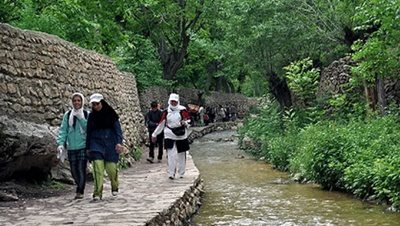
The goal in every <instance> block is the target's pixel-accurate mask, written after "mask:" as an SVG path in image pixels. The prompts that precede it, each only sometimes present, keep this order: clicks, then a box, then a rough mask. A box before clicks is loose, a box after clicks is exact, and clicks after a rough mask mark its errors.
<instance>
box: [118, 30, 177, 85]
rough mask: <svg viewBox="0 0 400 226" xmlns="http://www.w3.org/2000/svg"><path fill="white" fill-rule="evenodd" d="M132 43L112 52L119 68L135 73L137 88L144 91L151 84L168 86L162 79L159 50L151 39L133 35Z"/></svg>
mask: <svg viewBox="0 0 400 226" xmlns="http://www.w3.org/2000/svg"><path fill="white" fill-rule="evenodd" d="M130 43H131V44H129V45H128V46H126V47H122V46H121V47H119V48H117V49H116V50H115V51H114V52H113V53H112V58H113V59H114V60H115V61H116V63H117V65H118V68H119V69H120V70H122V71H127V72H130V73H132V74H134V75H135V78H136V82H137V88H138V89H139V90H140V91H142V90H145V89H146V88H148V87H151V86H155V85H157V86H168V85H169V84H171V83H170V82H167V81H165V80H163V79H162V67H161V65H160V61H159V60H158V58H157V51H156V49H155V47H154V45H153V44H152V43H151V41H150V40H148V39H145V38H144V37H142V36H140V35H134V36H132V37H131V41H130Z"/></svg>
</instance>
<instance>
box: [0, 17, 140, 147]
mask: <svg viewBox="0 0 400 226" xmlns="http://www.w3.org/2000/svg"><path fill="white" fill-rule="evenodd" d="M74 92H81V93H83V94H84V96H85V97H86V101H87V102H88V98H89V96H90V95H91V94H92V93H94V92H99V93H102V94H103V95H104V96H105V99H106V101H107V102H109V103H110V105H111V106H113V107H114V108H115V109H116V111H117V112H118V113H119V115H120V119H121V123H122V127H123V129H124V132H125V138H126V144H127V145H128V146H134V145H136V144H139V143H140V142H141V139H142V137H141V136H142V135H141V134H142V133H143V130H144V127H143V116H142V114H141V109H140V104H139V99H138V93H137V89H136V82H135V78H134V76H133V75H132V74H126V73H123V72H120V71H119V70H118V69H117V68H116V66H115V64H114V63H113V62H112V61H111V60H110V59H109V58H107V57H105V56H102V55H99V54H97V53H95V52H92V51H88V50H85V49H82V48H79V47H77V46H76V45H74V44H71V43H69V42H66V41H64V40H62V39H60V38H58V37H56V36H52V35H48V34H44V33H40V32H32V31H25V30H21V29H17V28H14V27H11V26H9V25H7V24H1V23H0V115H7V116H9V117H11V118H18V119H22V120H26V121H30V122H34V123H38V124H48V125H50V126H59V124H60V121H61V119H62V115H63V113H64V112H65V111H67V110H68V109H69V108H70V106H69V101H70V96H71V94H72V93H74ZM86 108H89V105H88V104H86Z"/></svg>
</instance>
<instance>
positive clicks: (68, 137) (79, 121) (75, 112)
mask: <svg viewBox="0 0 400 226" xmlns="http://www.w3.org/2000/svg"><path fill="white" fill-rule="evenodd" d="M84 104H85V99H84V97H83V95H82V94H81V93H74V94H72V97H71V106H72V109H71V110H69V111H67V112H66V113H65V114H64V117H63V120H62V122H61V126H60V130H59V133H58V138H57V144H58V148H57V149H58V151H59V153H63V152H64V151H65V148H66V149H67V151H68V161H69V166H70V170H71V175H72V178H73V179H74V182H75V184H76V195H75V199H82V198H83V194H84V192H85V184H86V167H87V158H86V151H85V148H86V125H87V115H88V112H87V111H85V110H83V106H84ZM61 158H62V157H61ZM61 161H64V160H63V159H62V160H61Z"/></svg>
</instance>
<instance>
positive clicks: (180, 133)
mask: <svg viewBox="0 0 400 226" xmlns="http://www.w3.org/2000/svg"><path fill="white" fill-rule="evenodd" d="M168 128H169V129H170V130H171V131H172V132H173V133H174V134H175V135H177V136H183V135H185V132H186V131H185V130H186V128H185V126H179V127H175V128H171V127H168Z"/></svg>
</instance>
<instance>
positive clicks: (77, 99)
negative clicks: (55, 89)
mask: <svg viewBox="0 0 400 226" xmlns="http://www.w3.org/2000/svg"><path fill="white" fill-rule="evenodd" d="M71 102H72V107H73V108H74V109H76V110H78V109H81V108H83V104H84V103H85V99H84V98H83V95H82V94H81V93H74V94H72V96H71Z"/></svg>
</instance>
